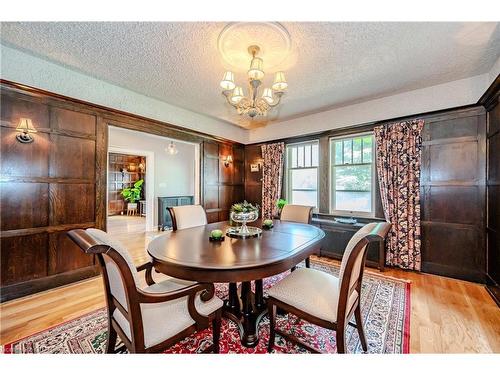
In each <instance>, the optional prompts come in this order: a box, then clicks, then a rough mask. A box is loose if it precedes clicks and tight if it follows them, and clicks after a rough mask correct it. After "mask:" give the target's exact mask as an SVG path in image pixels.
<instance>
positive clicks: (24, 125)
mask: <svg viewBox="0 0 500 375" xmlns="http://www.w3.org/2000/svg"><path fill="white" fill-rule="evenodd" d="M16 130H17V131H19V132H23V133H36V129H35V127H34V126H33V122H32V121H31V119H30V118H24V117H23V118H21V119H20V120H19V124H18V125H17V128H16Z"/></svg>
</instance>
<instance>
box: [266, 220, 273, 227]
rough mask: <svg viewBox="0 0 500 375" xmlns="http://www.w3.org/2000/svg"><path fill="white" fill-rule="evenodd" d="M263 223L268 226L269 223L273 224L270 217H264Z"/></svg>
mask: <svg viewBox="0 0 500 375" xmlns="http://www.w3.org/2000/svg"><path fill="white" fill-rule="evenodd" d="M264 225H265V226H266V227H270V226H271V225H273V221H272V220H271V219H266V220H264Z"/></svg>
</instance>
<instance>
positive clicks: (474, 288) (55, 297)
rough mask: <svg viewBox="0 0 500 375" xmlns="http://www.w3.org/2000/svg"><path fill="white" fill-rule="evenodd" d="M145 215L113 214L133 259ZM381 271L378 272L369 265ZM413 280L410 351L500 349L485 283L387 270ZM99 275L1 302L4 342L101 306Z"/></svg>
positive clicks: (142, 238) (143, 240)
mask: <svg viewBox="0 0 500 375" xmlns="http://www.w3.org/2000/svg"><path fill="white" fill-rule="evenodd" d="M144 220H145V219H144V218H140V217H126V216H113V217H111V218H110V219H109V220H108V231H109V233H110V234H112V235H114V236H116V237H117V238H119V239H120V240H121V241H122V242H123V243H125V244H126V245H127V247H128V248H129V249H130V251H131V253H132V256H133V259H134V262H136V264H140V263H143V262H145V261H147V260H148V255H147V253H146V251H145V245H146V244H147V243H148V242H149V241H150V240H151V238H153V237H154V236H156V235H158V234H159V232H145V231H144V228H145V222H144ZM368 270H369V272H373V273H378V272H379V271H378V270H375V269H368ZM383 274H384V275H385V276H392V277H397V278H400V279H407V280H410V281H411V334H410V335H411V336H410V352H411V353H475V352H476V353H477V352H480V353H500V309H499V308H498V306H497V305H496V304H495V302H494V301H493V300H492V298H491V297H490V295H489V294H488V293H487V291H486V290H485V288H484V286H483V285H480V284H475V283H470V282H465V281H459V280H454V279H449V278H446V277H440V276H435V275H428V274H423V273H416V272H406V271H403V270H399V269H386V271H385V272H384V273H383ZM104 304H105V301H104V295H103V286H102V281H101V278H100V277H97V278H93V279H90V280H87V281H84V282H79V283H75V284H72V285H68V286H65V287H61V288H57V289H53V290H50V291H47V292H42V293H38V294H35V295H32V296H29V297H25V298H21V299H17V300H14V301H9V302H6V303H3V304H1V305H0V314H1V320H0V324H1V326H0V344H5V343H8V342H11V341H14V340H17V339H20V338H22V337H24V336H28V335H30V334H33V333H36V332H38V331H41V330H43V329H46V328H48V327H51V326H54V325H57V324H60V323H62V322H64V321H67V320H70V319H73V318H76V317H78V316H80V315H83V314H85V313H88V312H91V311H93V310H95V309H98V308H100V307H103V306H104Z"/></svg>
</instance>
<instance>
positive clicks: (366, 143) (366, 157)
mask: <svg viewBox="0 0 500 375" xmlns="http://www.w3.org/2000/svg"><path fill="white" fill-rule="evenodd" d="M371 162H372V137H371V136H368V137H364V138H363V163H371Z"/></svg>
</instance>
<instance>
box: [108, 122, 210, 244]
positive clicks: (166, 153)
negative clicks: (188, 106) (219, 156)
mask: <svg viewBox="0 0 500 375" xmlns="http://www.w3.org/2000/svg"><path fill="white" fill-rule="evenodd" d="M108 139H109V146H108V204H107V207H108V222H107V227H108V232H110V233H112V234H117V235H120V234H125V233H143V232H156V231H158V230H159V229H163V228H167V227H168V225H165V222H166V221H168V218H167V217H166V214H167V215H168V213H167V210H166V208H165V207H164V206H165V202H170V200H172V198H179V197H182V198H184V197H188V198H189V199H190V201H191V202H192V203H194V204H197V203H199V200H200V198H199V196H200V146H199V144H196V143H189V142H183V141H179V140H175V139H170V138H167V137H162V136H158V135H153V134H150V133H146V132H140V131H133V130H128V129H123V128H119V127H115V126H109V138H108ZM138 185H139V186H138ZM127 188H128V189H132V190H134V189H136V190H137V189H140V192H139V196H138V197H136V198H138V199H137V200H136V201H135V202H131V201H130V199H129V202H127V201H126V196H127V194H128V193H129V192H128V191H125V194H123V190H124V189H127ZM132 193H134V191H132ZM136 193H137V191H136ZM129 203H135V204H136V205H135V204H133V205H129ZM167 224H168V223H167Z"/></svg>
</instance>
